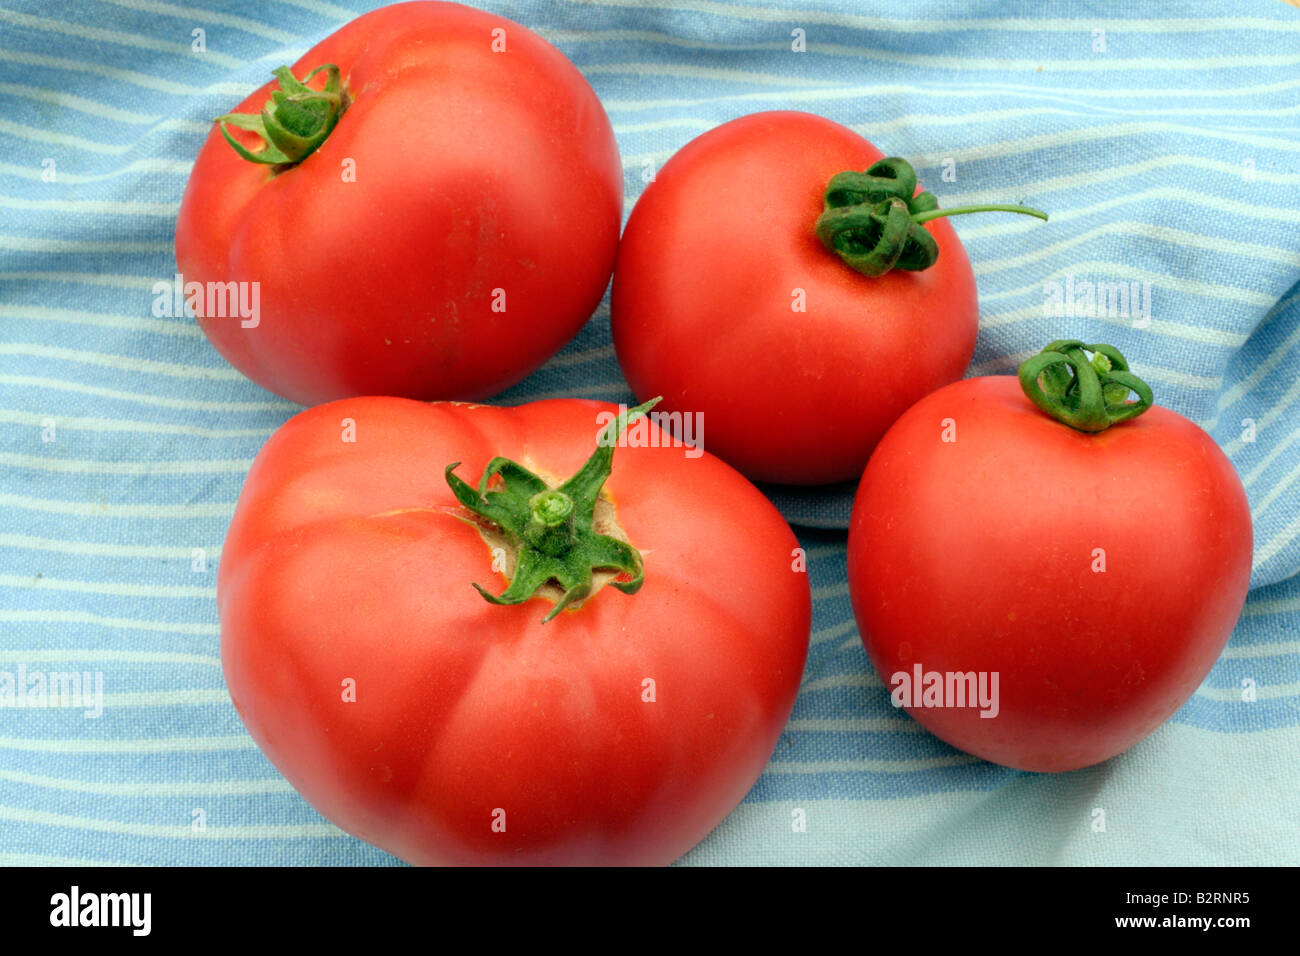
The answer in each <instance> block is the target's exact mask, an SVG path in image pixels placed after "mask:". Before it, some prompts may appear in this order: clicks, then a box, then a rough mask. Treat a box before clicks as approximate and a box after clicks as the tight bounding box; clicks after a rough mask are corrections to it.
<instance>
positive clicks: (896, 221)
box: [814, 156, 1047, 276]
mask: <svg viewBox="0 0 1300 956" xmlns="http://www.w3.org/2000/svg"><path fill="white" fill-rule="evenodd" d="M823 201H824V206H823V209H822V213H821V215H820V216H818V217H817V222H816V224H815V226H814V230H815V231H816V233H817V238H818V239H820V240H821V242H822V244H823V245H824V246H825V247H826V248H827V249H829V250H830V251H831V252H833V253H835V254H836V255H837V256H839V257H840V258H841V259H842V260H843V261H844V262H845V264H846V265H848V266H849V267H850V268H852V269H855V270H856V271H858V272H861V273H862V274H863V275H869V276H879V275H884V274H885V273H886V272H889V271H890V270H891V269H906V270H908V271H911V272H919V271H921V270H922V269H928V268H930V266H932V265H934V264H935V262H936V261H937V260H938V258H939V245H938V243H936V242H935V241H934V237H933V236H932V235H930V233H929V231H928V230H926V229H923V228H921V226H922V224H923V223H927V222H929V221H930V220H932V219H940V218H942V217H944V216H963V215H966V214H968V213H972V212H1015V213H1021V214H1023V215H1026V216H1036V217H1037V218H1039V219H1046V218H1047V213H1045V212H1043V211H1042V210H1041V209H1033V208H1031V207H1029V206H1015V205H1004V204H997V205H979V206H961V207H958V208H956V209H940V208H939V201H938V200H937V199H935V198H934V194H933V193H929V192H920V193H917V192H916V170H914V169H913V168H912V165H911V163H909V162H907V160H905V159H900V158H899V157H897V156H890V157H888V158H886V159H882V160H880V161H878V162H876V163H873V164H872V165H871V166H870V168H868V169H867V171H866V172H865V173H859V172H855V171H853V170H849V171H847V172H843V173H836V174H835V175H834V176H832V177H831V181H830V182H829V183H827V184H826V192H825V195H824V197H823Z"/></svg>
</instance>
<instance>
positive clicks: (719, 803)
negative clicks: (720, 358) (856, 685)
mask: <svg viewBox="0 0 1300 956" xmlns="http://www.w3.org/2000/svg"><path fill="white" fill-rule="evenodd" d="M611 408H612V406H608V405H604V404H602V403H597V402H587V401H578V400H562V401H545V402H536V403H533V404H530V405H524V406H521V407H518V408H496V407H490V406H482V405H459V404H434V405H425V404H421V403H417V402H413V401H409V400H406V399H400V398H357V399H349V400H344V401H340V402H334V403H331V404H328V405H323V406H319V407H317V408H314V409H311V410H309V411H306V412H303V413H302V414H300V415H298V416H297V417H295V418H293V419H292V420H290V421H289V422H288V423H287V424H286V425H285V426H284V427H283V428H281V429H280V430H279V431H278V432H277V433H276V434H275V435H274V436H273V437H272V438H271V440H270V441H269V442H268V444H267V445H266V447H265V448H263V450H262V452H261V453H260V454H259V456H258V457H257V460H256V461H255V462H254V464H253V467H252V470H251V472H250V473H249V476H248V480H247V483H246V484H245V486H244V490H243V493H242V494H241V496H240V499H239V504H238V507H237V508H236V511H235V516H234V519H233V522H232V524H231V527H230V532H229V534H228V535H227V537H226V542H225V546H224V549H223V552H222V560H221V567H220V576H219V581H218V604H219V609H220V616H221V632H222V661H223V665H224V667H225V674H226V682H227V686H228V687H229V689H230V693H231V697H232V698H233V699H234V702H235V706H236V708H237V709H238V711H239V713H240V716H241V717H242V718H243V720H244V723H245V725H246V726H247V727H248V730H249V732H250V733H251V734H252V736H253V738H254V739H255V740H256V741H257V743H258V745H259V746H260V747H261V748H262V750H263V751H264V752H265V753H266V755H267V756H268V757H269V758H270V760H271V762H272V763H274V764H275V766H276V767H277V768H279V770H280V771H281V772H282V773H283V774H284V775H285V777H287V778H288V780H289V781H290V783H292V784H293V785H294V787H296V788H297V789H298V791H299V792H300V793H301V794H302V795H303V796H304V797H305V798H306V799H307V800H308V802H310V803H311V804H312V805H313V806H315V807H316V808H317V809H318V810H319V811H320V812H321V813H323V814H324V815H325V816H326V817H328V818H329V819H330V820H332V821H334V822H335V823H336V824H338V825H339V826H340V827H342V828H343V829H345V830H347V831H348V832H350V833H353V834H355V835H356V836H358V837H360V838H362V839H364V840H367V841H369V842H371V843H374V844H376V845H378V846H380V847H382V848H384V849H385V850H388V851H390V852H392V853H395V854H397V855H398V856H400V857H402V858H403V859H405V860H408V861H410V862H412V863H420V864H432V863H439V864H461V863H491V864H503V863H527V864H539V863H548V864H550V863H555V864H577V863H599V864H664V863H668V862H670V861H672V860H673V859H675V858H676V857H678V856H680V855H681V854H683V853H684V852H686V851H687V850H688V849H690V847H692V846H693V845H694V844H695V843H696V842H698V841H699V840H700V839H702V838H703V837H704V835H705V834H707V833H708V832H709V830H711V829H712V828H713V827H714V826H715V825H716V824H717V823H718V822H719V821H720V820H721V819H722V818H723V817H724V816H725V815H726V814H727V813H729V812H730V811H731V809H732V808H733V807H734V806H735V805H736V804H737V803H738V802H739V801H740V800H741V798H742V797H744V795H745V793H746V792H747V791H748V790H749V788H750V787H751V786H752V785H753V783H754V781H755V780H756V779H757V777H758V776H759V774H760V772H761V771H762V769H763V767H764V765H765V764H766V762H767V760H768V758H769V756H770V755H771V753H772V749H773V747H774V746H775V743H776V740H777V738H778V736H779V734H780V732H781V730H782V728H783V727H784V725H785V721H786V719H787V718H788V716H789V714H790V710H791V708H792V706H793V704H794V698H795V693H796V690H797V687H798V684H799V680H800V677H801V674H802V671H803V663H804V657H805V654H806V651H807V646H808V637H809V625H810V615H811V598H810V591H809V586H808V582H807V576H806V574H804V573H801V572H796V571H794V570H792V551H793V549H795V548H796V547H797V546H798V545H797V542H796V539H795V537H794V535H793V534H792V533H791V531H790V529H789V527H788V526H787V525H786V523H785V521H784V520H783V519H782V518H781V516H780V514H779V513H778V512H777V511H776V509H775V508H774V507H773V506H772V505H771V504H770V503H769V502H768V501H767V499H765V498H764V497H763V496H762V495H761V494H760V493H759V492H758V491H757V490H756V489H755V488H754V487H753V486H752V485H750V484H749V483H748V482H747V481H745V480H744V479H743V478H742V477H741V476H740V475H739V474H737V473H736V472H735V471H733V470H732V469H731V468H729V467H728V466H727V465H725V464H723V463H722V462H721V461H719V460H718V459H716V458H714V457H712V456H711V455H707V454H705V455H703V456H702V457H694V458H692V457H688V456H687V455H685V454H684V453H683V449H682V448H680V447H679V448H670V447H666V446H667V443H668V441H667V438H666V437H665V438H664V439H663V440H662V444H663V445H664V446H665V447H644V446H638V447H631V442H632V441H634V440H635V437H636V436H635V435H634V434H633V433H632V432H629V435H628V439H627V441H628V443H629V444H628V446H627V447H619V448H618V449H617V451H616V453H615V457H614V466H613V474H612V476H611V477H610V478H609V479H608V481H607V482H605V485H604V491H603V492H602V499H603V500H604V501H605V502H606V504H605V505H601V506H599V508H606V507H608V508H609V509H610V512H611V513H612V520H613V521H615V522H616V523H617V525H618V526H619V527H621V529H622V533H623V534H624V535H625V536H626V539H627V540H628V541H629V542H631V544H632V546H633V547H634V548H636V549H639V550H640V553H641V555H642V556H643V558H644V584H643V586H642V587H641V588H640V590H639V591H637V592H636V593H635V594H622V593H619V592H618V591H617V590H614V588H613V587H605V588H602V589H600V590H597V591H595V592H594V593H593V594H591V596H590V597H588V598H587V600H586V601H585V602H584V603H582V604H581V605H576V606H571V607H570V608H568V609H566V610H564V611H563V612H562V613H559V614H558V615H556V616H555V617H554V619H553V620H551V621H549V623H543V617H544V616H545V615H546V614H547V612H548V610H550V609H551V608H552V603H551V600H552V599H553V598H548V597H534V598H533V599H531V600H526V601H524V602H523V603H521V604H517V605H515V606H495V605H493V604H490V603H488V602H487V601H485V600H484V599H483V597H481V596H480V595H479V594H478V593H476V591H475V589H474V587H472V586H471V585H473V584H479V585H482V586H483V587H484V588H485V589H486V590H487V591H489V592H493V593H498V592H500V591H501V590H502V585H503V583H504V581H505V577H504V575H503V574H502V573H501V572H500V571H499V570H497V569H496V568H497V567H499V566H500V564H499V563H498V564H497V565H496V566H494V560H495V558H494V552H493V549H492V546H490V545H489V543H488V541H487V540H486V539H485V537H484V535H483V534H481V533H480V526H479V525H478V524H476V523H475V522H474V520H473V515H471V513H470V512H469V511H467V510H466V509H465V508H463V507H462V506H461V505H460V504H458V502H457V499H456V497H455V496H453V494H452V491H451V490H450V489H449V487H448V483H447V481H446V480H444V477H443V474H444V469H445V468H446V466H447V465H449V464H451V463H453V462H460V463H461V464H460V465H459V466H458V467H457V468H456V470H455V474H456V475H458V476H459V475H463V476H464V478H465V480H466V481H468V482H469V483H470V484H471V485H472V484H475V483H477V481H478V479H479V476H480V474H481V473H482V472H483V469H484V467H485V466H486V465H487V464H488V462H489V459H491V458H493V456H495V455H505V456H508V457H509V458H511V459H513V460H514V461H516V462H519V463H521V464H524V465H526V466H527V467H529V468H531V469H532V470H533V471H534V472H536V473H537V474H538V475H540V476H543V477H551V478H555V477H557V476H565V475H571V474H573V473H575V472H576V471H578V469H579V466H581V465H582V464H583V461H584V459H585V458H586V457H587V456H588V455H589V454H591V451H592V448H593V447H594V446H595V437H596V432H597V425H598V424H599V420H598V418H597V415H598V413H600V412H608V411H609V409H611ZM349 424H351V425H353V426H354V427H355V442H348V441H342V440H340V438H341V436H342V435H343V429H344V428H346V427H348V426H349ZM645 427H646V428H647V429H649V431H647V432H645V433H643V436H642V437H644V436H645V435H648V434H650V433H651V432H654V433H655V434H658V432H657V429H655V428H654V426H652V425H650V424H649V423H646V425H645ZM599 508H598V515H599V513H600V512H599ZM600 520H601V521H605V520H606V519H603V518H602V519H600ZM606 526H608V525H607V523H606ZM498 556H499V555H498ZM506 566H507V567H509V563H508V562H507V563H506ZM516 571H517V568H516ZM615 585H616V586H618V582H615ZM624 586H627V585H626V584H624ZM349 681H352V682H355V684H354V685H345V682H349ZM347 686H355V698H356V699H355V702H347V701H345V699H344V696H343V695H344V694H345V692H346V690H347Z"/></svg>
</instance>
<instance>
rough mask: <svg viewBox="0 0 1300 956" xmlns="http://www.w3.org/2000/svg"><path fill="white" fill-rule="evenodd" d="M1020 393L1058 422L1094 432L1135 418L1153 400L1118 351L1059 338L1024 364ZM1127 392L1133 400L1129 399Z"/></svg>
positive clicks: (1021, 369) (1149, 405) (1021, 372)
mask: <svg viewBox="0 0 1300 956" xmlns="http://www.w3.org/2000/svg"><path fill="white" fill-rule="evenodd" d="M1089 352H1091V353H1093V355H1092V358H1091V359H1090V358H1089V357H1088V354H1087V353H1089ZM1020 388H1021V389H1022V390H1023V391H1024V393H1025V395H1027V396H1028V397H1029V400H1030V401H1032V402H1033V403H1034V404H1035V405H1037V406H1038V407H1039V408H1041V409H1042V410H1043V411H1044V412H1046V413H1047V414H1048V415H1051V416H1052V417H1053V418H1055V419H1056V420H1057V421H1059V422H1063V423H1064V424H1066V425H1069V426H1070V427H1071V428H1076V429H1078V430H1079V431H1082V432H1093V433H1096V432H1101V431H1105V430H1106V429H1107V428H1109V427H1110V426H1111V425H1117V424H1119V423H1120V422H1123V421H1128V420H1129V419H1130V418H1136V417H1137V416H1139V415H1141V414H1142V413H1143V412H1145V411H1146V410H1147V409H1148V408H1150V407H1151V403H1152V401H1153V400H1154V396H1153V395H1152V392H1151V386H1149V385H1148V384H1147V383H1146V382H1144V381H1142V379H1140V378H1138V377H1137V376H1136V375H1134V374H1133V373H1132V372H1130V371H1129V368H1128V362H1127V361H1125V359H1124V356H1123V355H1122V354H1121V353H1120V351H1119V349H1117V348H1115V347H1114V346H1113V345H1102V344H1097V345H1084V344H1083V343H1082V342H1080V341H1078V340H1077V339H1058V340H1057V341H1055V342H1052V343H1051V344H1050V345H1048V346H1047V347H1046V348H1045V349H1043V350H1042V351H1041V352H1039V353H1038V354H1037V355H1035V356H1033V357H1032V358H1029V359H1026V360H1025V362H1024V363H1022V364H1021V366H1020ZM1130 392H1131V393H1133V394H1134V395H1136V396H1137V401H1133V402H1130V401H1129V400H1128V396H1129V393H1130Z"/></svg>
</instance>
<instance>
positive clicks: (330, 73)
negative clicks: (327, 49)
mask: <svg viewBox="0 0 1300 956" xmlns="http://www.w3.org/2000/svg"><path fill="white" fill-rule="evenodd" d="M322 71H323V72H324V73H325V74H326V76H325V86H324V88H323V89H319V90H314V89H312V88H311V87H309V86H308V85H307V84H308V83H310V82H311V80H312V77H314V76H315V75H316V74H317V73H320V72H322ZM273 72H274V73H275V76H276V78H277V79H278V80H279V81H280V88H279V89H278V90H272V91H271V98H270V99H269V100H267V101H266V105H265V106H263V107H262V112H261V113H256V114H255V113H227V114H226V115H224V116H218V117H217V118H216V119H215V120H213V122H214V123H217V124H219V125H220V127H221V135H222V136H224V137H225V138H226V142H227V143H229V144H230V146H231V147H232V148H233V149H234V151H235V152H236V153H238V154H239V155H240V156H242V157H243V158H244V159H246V160H248V161H249V162H250V163H262V164H264V165H267V166H290V165H293V164H295V163H300V162H302V161H303V160H304V159H306V158H307V157H308V156H310V155H311V154H312V153H314V152H315V151H316V150H317V149H319V148H320V145H321V144H322V143H323V142H325V139H326V137H328V136H329V134H330V132H331V131H333V129H334V127H335V125H337V124H338V121H339V117H340V116H342V115H343V110H344V108H345V105H346V104H345V102H344V95H343V92H342V80H341V78H340V76H339V68H338V67H337V66H335V65H334V64H333V63H325V64H323V65H321V66H318V67H316V69H314V70H312V71H311V72H310V73H308V74H307V75H306V76H305V77H303V78H302V80H301V81H300V80H296V79H294V76H293V72H292V71H291V70H290V69H289V67H287V66H282V67H279V68H278V69H276V70H274V71H273ZM231 126H234V127H236V128H238V129H243V130H248V131H249V132H253V133H256V134H257V135H258V136H260V137H261V138H262V142H263V144H264V145H263V147H262V149H260V150H258V151H256V152H254V151H253V150H250V149H248V148H247V147H245V146H244V145H243V144H242V143H240V142H239V140H237V139H235V137H234V136H232V135H231V134H230V127H231Z"/></svg>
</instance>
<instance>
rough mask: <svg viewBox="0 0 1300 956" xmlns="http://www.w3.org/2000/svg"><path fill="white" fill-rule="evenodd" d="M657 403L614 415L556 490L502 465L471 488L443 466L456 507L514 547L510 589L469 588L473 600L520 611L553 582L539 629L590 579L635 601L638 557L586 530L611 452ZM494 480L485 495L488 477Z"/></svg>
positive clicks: (503, 461) (500, 461)
mask: <svg viewBox="0 0 1300 956" xmlns="http://www.w3.org/2000/svg"><path fill="white" fill-rule="evenodd" d="M658 402H659V399H657V398H654V399H651V400H650V401H648V402H646V403H645V404H644V405H638V406H637V407H636V408H632V409H628V410H627V411H625V412H620V414H619V416H618V417H617V418H616V419H615V420H614V421H612V422H610V423H609V424H608V425H607V426H606V427H605V428H604V429H603V430H602V431H601V433H600V434H599V435H598V436H597V438H596V450H595V452H593V453H592V455H591V457H590V458H588V459H587V461H586V463H585V464H584V465H583V466H582V467H581V468H579V469H578V471H577V473H576V474H574V476H573V477H572V478H570V479H569V480H568V481H566V482H565V483H564V484H562V485H560V487H558V488H551V487H549V486H548V485H547V484H546V482H545V481H543V480H542V479H541V478H539V477H538V476H537V475H535V474H533V473H532V472H531V471H529V470H528V469H527V468H525V467H524V466H523V465H520V464H518V463H516V462H513V461H511V460H510V459H509V458H501V457H497V458H493V459H492V460H491V461H490V462H488V464H487V467H486V468H485V469H483V477H482V478H480V479H479V483H478V488H477V489H475V488H472V487H470V486H469V485H468V484H466V483H465V482H464V481H462V480H461V479H460V478H458V477H457V476H456V475H455V474H453V472H454V471H455V469H456V468H457V466H459V465H460V462H455V463H454V464H451V465H448V466H447V471H446V476H447V484H449V485H450V486H451V490H452V493H453V494H454V495H455V496H456V500H457V501H459V502H460V503H461V504H462V505H464V506H465V507H466V508H468V509H469V510H470V511H472V512H473V513H474V514H476V515H478V516H479V517H480V518H483V519H485V520H486V521H489V522H491V523H492V524H493V525H495V526H496V527H497V528H498V529H500V531H501V532H502V534H504V535H505V536H506V537H507V538H508V539H509V540H510V541H511V542H512V543H513V544H514V546H515V548H516V558H515V571H514V576H513V577H512V578H511V579H510V585H509V586H508V587H507V588H506V589H505V591H504V592H503V593H502V594H499V595H495V594H490V593H488V592H487V591H485V590H484V589H483V588H482V587H479V585H477V584H475V585H474V587H475V588H477V589H478V592H479V594H482V595H483V597H484V598H486V599H487V600H488V601H490V602H492V603H493V604H522V603H523V602H524V601H527V600H528V599H529V598H531V597H532V596H533V595H534V594H535V593H536V591H537V589H538V588H540V587H542V586H543V585H544V584H547V583H549V582H551V581H555V582H556V583H558V584H559V586H560V587H561V588H562V589H563V591H564V593H563V596H562V597H561V598H560V599H559V600H558V601H557V602H556V604H555V607H553V608H551V612H550V613H549V614H547V615H546V617H545V618H543V620H542V622H543V623H545V622H546V621H549V620H550V619H551V618H553V617H555V615H557V614H559V613H560V612H561V611H563V610H564V609H565V608H566V607H567V606H568V605H570V604H572V603H573V602H574V601H581V600H583V599H584V598H586V597H587V596H588V595H589V594H590V593H591V587H592V572H594V571H597V570H607V571H617V572H620V576H621V575H627V576H629V580H626V581H623V580H618V579H617V578H616V579H615V580H612V581H610V582H609V583H610V585H611V586H612V587H616V588H618V589H619V590H620V591H622V592H623V593H624V594H635V593H636V592H637V591H638V590H639V589H640V587H641V584H642V582H643V581H644V580H645V569H644V566H643V565H642V563H641V552H639V551H637V550H636V548H634V547H632V546H631V545H630V544H628V543H627V542H626V541H620V540H618V539H617V538H613V537H610V536H609V535H607V534H600V533H599V532H597V531H596V530H595V529H594V528H593V527H592V522H593V519H594V516H595V509H596V501H597V499H598V498H599V497H600V489H601V487H602V486H603V485H604V484H605V479H607V478H608V477H609V473H610V469H611V467H612V464H613V460H614V448H615V446H616V445H617V443H618V439H619V436H620V435H622V434H623V430H624V429H625V428H627V426H628V424H629V423H630V422H633V421H635V420H636V419H638V418H640V417H642V416H643V415H645V413H646V412H648V411H649V410H650V409H651V408H653V407H654V406H655V405H656V404H657V403H658ZM494 477H495V478H499V479H500V481H499V483H498V484H497V486H496V487H493V488H491V489H490V490H489V483H490V482H491V481H492V479H493V478H494Z"/></svg>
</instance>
